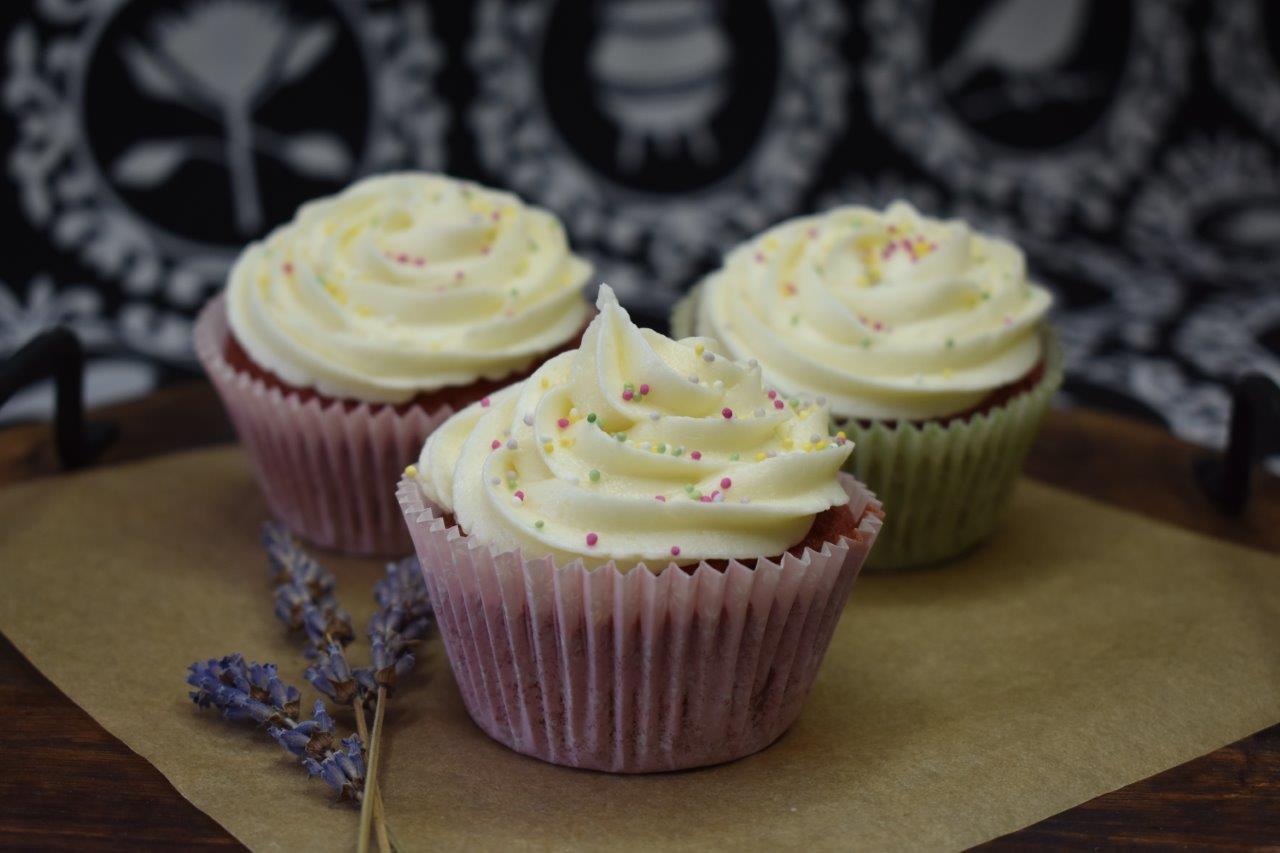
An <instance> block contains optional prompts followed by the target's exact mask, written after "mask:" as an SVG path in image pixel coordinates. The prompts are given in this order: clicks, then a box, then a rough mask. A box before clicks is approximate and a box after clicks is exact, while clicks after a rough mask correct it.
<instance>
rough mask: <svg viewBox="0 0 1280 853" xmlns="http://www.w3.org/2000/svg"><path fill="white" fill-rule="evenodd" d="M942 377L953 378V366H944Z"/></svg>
mask: <svg viewBox="0 0 1280 853" xmlns="http://www.w3.org/2000/svg"><path fill="white" fill-rule="evenodd" d="M942 378H943V379H950V378H951V368H950V367H944V368H942Z"/></svg>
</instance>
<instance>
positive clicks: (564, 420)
mask: <svg viewBox="0 0 1280 853" xmlns="http://www.w3.org/2000/svg"><path fill="white" fill-rule="evenodd" d="M556 426H558V427H560V429H568V428H569V419H568V418H561V419H560V420H558V421H556Z"/></svg>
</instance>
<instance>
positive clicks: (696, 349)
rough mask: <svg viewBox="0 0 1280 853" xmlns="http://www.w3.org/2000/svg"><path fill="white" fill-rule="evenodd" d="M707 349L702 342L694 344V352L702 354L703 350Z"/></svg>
mask: <svg viewBox="0 0 1280 853" xmlns="http://www.w3.org/2000/svg"><path fill="white" fill-rule="evenodd" d="M704 349H706V347H704V346H703V345H702V344H694V346H693V352H694V354H695V355H702V351H703V350H704Z"/></svg>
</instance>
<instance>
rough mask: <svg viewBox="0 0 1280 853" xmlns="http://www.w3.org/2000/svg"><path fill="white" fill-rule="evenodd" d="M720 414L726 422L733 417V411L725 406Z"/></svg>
mask: <svg viewBox="0 0 1280 853" xmlns="http://www.w3.org/2000/svg"><path fill="white" fill-rule="evenodd" d="M720 414H722V415H724V417H725V420H728V419H729V418H731V417H733V409H731V408H729V407H728V406H725V407H724V408H723V409H721V410H720Z"/></svg>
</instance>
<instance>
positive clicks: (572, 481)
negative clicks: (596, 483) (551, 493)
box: [569, 477, 582, 486]
mask: <svg viewBox="0 0 1280 853" xmlns="http://www.w3.org/2000/svg"><path fill="white" fill-rule="evenodd" d="M581 482H582V480H581V479H580V478H578V477H570V478H569V485H571V486H576V485H578V484H579V483H581Z"/></svg>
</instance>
